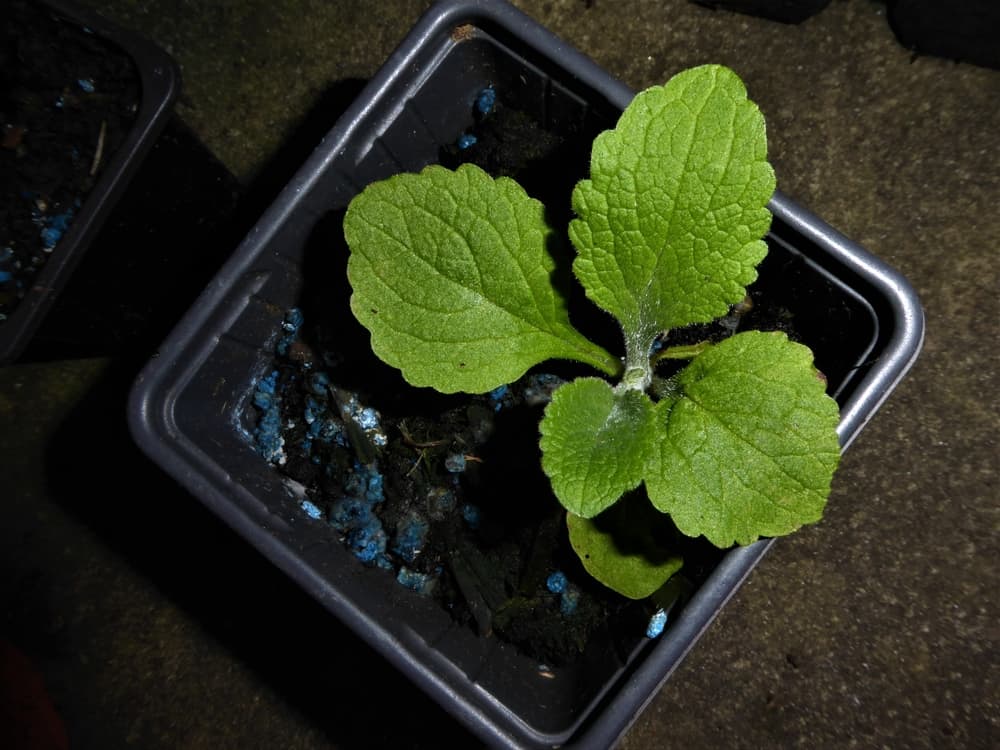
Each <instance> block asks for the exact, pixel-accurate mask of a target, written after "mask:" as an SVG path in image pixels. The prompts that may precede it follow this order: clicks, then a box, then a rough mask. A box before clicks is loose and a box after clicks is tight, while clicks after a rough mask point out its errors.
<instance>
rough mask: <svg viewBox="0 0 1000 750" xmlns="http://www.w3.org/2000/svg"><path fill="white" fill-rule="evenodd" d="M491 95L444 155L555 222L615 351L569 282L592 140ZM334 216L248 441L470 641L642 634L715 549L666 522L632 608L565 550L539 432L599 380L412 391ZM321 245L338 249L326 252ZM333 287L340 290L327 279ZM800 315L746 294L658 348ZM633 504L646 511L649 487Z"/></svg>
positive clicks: (578, 309) (578, 312)
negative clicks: (571, 391)
mask: <svg viewBox="0 0 1000 750" xmlns="http://www.w3.org/2000/svg"><path fill="white" fill-rule="evenodd" d="M489 92H490V90H487V92H484V95H481V96H480V99H479V100H477V105H476V106H477V116H476V123H475V126H474V127H473V128H470V130H469V131H467V132H466V133H464V134H463V135H462V137H461V138H460V139H459V140H458V141H457V142H456V143H455V144H453V145H450V146H448V147H447V148H444V149H442V151H441V154H440V161H441V162H442V163H443V164H445V165H446V166H450V167H454V166H456V165H457V164H458V163H460V162H463V161H472V162H475V163H477V164H478V165H479V166H481V167H483V168H484V169H485V170H487V171H488V172H490V173H492V174H494V175H509V176H513V177H515V178H516V179H517V180H518V181H519V182H520V183H521V184H522V185H523V186H524V187H525V189H526V190H527V191H528V193H529V194H530V195H532V196H533V197H536V198H539V199H540V200H542V202H543V203H544V204H545V205H546V207H547V219H548V221H549V223H550V225H551V226H552V227H553V229H554V230H555V231H554V232H553V235H554V237H553V245H552V247H550V251H551V252H552V255H553V257H554V258H555V259H556V262H557V272H556V274H555V279H556V283H557V285H560V286H562V288H563V289H564V291H565V293H566V294H567V298H568V299H569V300H570V303H569V304H570V314H571V317H572V319H573V320H574V323H575V324H576V325H577V327H579V328H580V330H582V331H583V332H585V333H587V334H588V335H589V336H590V337H591V338H593V339H594V340H597V341H599V342H600V343H602V344H603V345H605V346H606V347H607V348H608V349H609V350H610V351H612V352H615V351H619V350H620V349H621V334H620V330H619V329H618V326H617V324H616V323H615V322H614V321H613V320H612V319H611V318H610V316H608V315H606V314H604V313H603V312H601V311H599V310H597V309H596V308H595V307H594V306H593V305H592V304H591V303H590V302H589V301H587V300H586V298H585V296H584V295H583V293H582V290H580V289H579V285H576V284H575V283H573V282H572V276H571V272H570V269H569V264H570V263H571V261H572V257H573V250H572V248H571V247H570V246H569V242H568V240H566V239H565V237H566V234H565V228H566V225H567V223H568V221H569V219H570V207H569V204H570V201H569V196H570V192H571V190H572V186H573V185H574V184H575V182H576V181H577V180H579V179H580V178H582V177H584V176H585V175H586V170H587V165H588V156H589V153H590V144H591V143H592V141H593V137H594V135H595V133H592V132H590V133H588V132H581V133H580V134H579V135H578V136H576V137H570V138H564V137H559V136H556V135H554V134H553V133H552V132H550V131H548V130H546V129H545V128H543V127H541V126H540V125H539V123H538V122H537V121H536V120H535V119H533V118H532V117H530V116H528V115H526V114H525V113H523V112H521V111H518V110H517V109H514V108H512V107H506V106H504V104H503V103H502V102H496V103H494V102H489V106H488V107H483V106H481V105H482V99H483V97H484V96H485V95H487V94H488V97H489V98H492V96H493V94H492V93H489ZM525 144H528V147H527V148H526V147H525ZM342 216H343V215H342V212H341V213H338V214H335V215H332V216H331V217H329V221H327V222H326V224H325V226H321V227H319V228H318V229H317V231H316V232H314V235H315V236H314V238H313V242H314V243H315V244H316V247H315V248H314V249H315V251H316V256H315V257H322V258H323V260H322V261H320V262H319V266H320V267H318V268H317V267H313V268H311V269H309V273H308V274H307V276H308V277H309V278H322V279H324V282H323V283H322V284H317V285H313V286H310V285H308V284H307V286H306V291H305V292H304V294H303V298H302V305H301V308H297V309H295V310H292V311H290V312H289V313H288V315H287V317H286V319H285V323H284V329H285V333H284V335H283V336H282V337H281V339H280V340H279V341H278V342H277V344H276V347H275V352H276V356H275V360H274V365H273V367H271V368H269V370H268V371H267V373H266V375H265V377H263V378H262V379H261V380H260V382H259V383H258V384H257V387H256V390H255V392H254V395H253V403H254V415H253V416H252V417H251V419H250V420H249V422H250V423H252V424H254V425H255V427H254V428H253V440H254V443H255V445H256V447H257V450H258V451H259V452H260V453H261V454H262V455H264V456H265V457H266V458H267V459H268V460H269V461H270V462H271V463H272V464H274V465H275V466H276V467H277V469H278V470H279V471H280V472H281V473H282V474H283V475H284V476H285V477H286V479H287V481H286V485H287V486H288V487H289V488H290V489H291V490H292V491H293V492H294V493H296V494H297V497H298V500H299V502H300V505H301V508H302V512H303V513H305V514H308V515H310V516H312V517H313V518H314V519H315V520H316V522H318V523H326V524H330V525H332V526H333V527H334V528H335V529H336V530H337V532H338V534H339V536H340V537H341V538H342V540H343V542H344V544H346V545H347V546H348V547H349V548H350V549H351V551H352V552H353V553H354V554H355V556H357V557H358V558H359V560H360V561H361V563H359V564H366V565H370V566H376V567H380V568H384V569H385V570H386V571H387V575H394V576H395V577H396V578H397V580H398V581H399V582H400V584H401V585H404V586H407V587H409V588H411V589H413V590H415V591H417V592H419V593H421V594H423V595H427V596H433V597H435V598H436V600H437V601H439V602H440V603H441V605H442V606H443V607H444V608H445V609H446V610H447V611H448V612H449V613H450V614H451V615H452V617H453V618H454V619H455V620H457V621H458V622H460V623H465V624H467V625H468V627H470V628H473V629H475V630H476V631H477V632H478V633H479V634H480V635H482V636H484V637H497V638H501V639H504V640H506V641H508V642H510V643H513V644H515V645H516V646H518V647H519V648H520V649H521V650H523V651H524V652H525V653H527V654H528V655H530V656H531V657H533V658H535V659H538V660H539V661H541V662H543V663H547V664H552V665H560V664H566V663H570V662H572V661H574V660H575V659H577V658H578V657H579V656H580V655H581V654H582V653H583V652H584V650H585V648H586V646H587V644H588V643H589V642H591V641H592V640H593V639H594V638H595V637H597V636H599V635H600V636H602V637H606V636H608V635H609V630H610V628H611V627H614V628H616V631H617V634H618V635H620V629H621V623H629V624H628V626H627V629H628V632H630V633H631V634H632V635H631V640H632V643H633V644H634V643H637V642H638V641H639V640H640V639H642V638H643V637H645V632H646V625H647V623H648V622H649V620H650V617H651V616H652V615H653V614H654V613H655V612H656V611H657V609H658V608H661V607H666V608H667V609H668V610H669V609H670V607H671V606H672V605H673V604H675V603H676V602H677V601H679V599H680V598H682V597H683V592H685V591H688V590H690V589H691V588H692V587H693V586H697V585H698V584H700V583H701V582H702V581H704V580H705V578H706V577H707V576H708V575H709V573H711V571H712V570H713V569H714V568H715V566H716V565H717V564H718V562H719V560H720V559H721V557H722V556H723V554H724V551H722V550H718V549H716V548H715V547H713V546H712V545H710V544H708V543H707V542H705V541H704V540H703V539H689V538H686V537H683V536H682V535H680V534H679V533H677V532H676V530H675V529H673V526H672V524H670V522H669V519H667V518H666V517H662V519H663V520H662V523H663V524H664V526H665V530H664V535H665V536H666V537H667V538H671V539H673V540H674V543H675V544H676V546H677V549H678V551H679V552H680V554H682V555H683V557H684V560H685V567H684V569H683V570H682V572H681V574H679V575H678V576H675V579H677V581H676V585H675V586H673V587H672V594H671V598H669V599H666V600H663V599H660V598H657V597H653V598H652V599H650V600H645V601H641V602H634V601H631V600H628V599H625V598H624V597H621V596H619V595H617V594H615V593H614V592H612V591H610V590H609V589H607V588H605V587H603V586H602V585H600V584H598V583H596V582H595V581H594V580H593V579H591V578H590V576H589V575H588V574H587V573H586V572H585V571H584V570H583V568H582V565H581V564H580V562H579V560H578V559H577V558H576V555H575V553H574V552H573V551H572V549H571V548H570V546H569V542H568V538H567V533H566V527H565V513H564V511H563V510H562V508H561V507H560V506H559V504H558V502H557V501H556V500H555V498H554V496H553V495H552V492H551V487H550V485H549V482H548V479H547V477H546V476H545V475H544V473H543V472H542V469H541V457H540V451H539V447H538V424H539V421H540V420H541V417H542V411H543V409H544V405H545V404H546V403H547V401H548V398H549V396H550V394H551V392H552V390H554V388H555V387H557V386H558V385H559V384H560V383H562V382H564V380H566V379H570V378H573V377H576V376H577V375H581V374H593V373H592V372H591V371H589V370H588V369H587V368H585V367H583V366H578V365H575V364H572V363H564V362H557V363H551V362H550V363H545V364H544V365H542V366H540V367H539V368H536V369H535V370H532V371H530V372H529V373H528V374H527V375H526V376H524V377H523V378H522V379H520V380H519V381H518V382H516V383H513V384H510V385H509V386H504V387H502V388H499V389H497V390H496V391H494V392H492V393H490V394H484V395H472V396H469V395H452V396H446V395H443V394H438V393H435V392H433V391H430V390H427V389H414V388H412V387H410V386H408V385H407V384H406V383H405V382H404V381H403V380H402V378H401V376H400V374H399V373H398V371H396V370H394V369H393V368H390V367H388V366H386V365H384V364H382V363H381V362H379V361H378V360H377V359H375V357H374V355H373V354H372V353H371V350H370V347H369V345H368V334H367V331H365V330H364V329H363V328H361V326H360V325H359V324H357V322H356V321H355V320H354V318H353V316H352V315H351V314H350V312H349V308H348V306H347V301H348V299H349V295H350V290H349V288H348V286H347V282H346V274H345V265H344V264H345V263H346V255H347V251H346V248H345V247H344V246H343V240H342V229H341V223H342ZM331 245H332V246H334V250H337V249H339V250H342V251H343V252H341V253H336V252H334V253H331ZM767 262H771V263H772V266H773V267H772V269H771V272H772V278H773V280H772V282H771V284H770V287H771V288H775V287H781V286H782V277H783V274H784V273H786V272H787V271H788V270H789V268H790V269H792V271H794V267H795V264H794V263H792V264H791V265H789V263H788V262H787V261H780V260H779V261H777V262H776V261H774V260H771V259H769V261H765V263H767ZM775 264H777V265H775ZM330 279H334V280H336V279H339V282H334V286H331V284H330V282H329V280H330ZM338 284H339V286H338ZM768 288H769V285H768V284H766V283H765V284H764V285H763V289H764V290H765V291H766V290H767V289H768ZM772 296H773V297H776V298H777V300H776V301H775V300H774V299H772ZM795 323H796V320H795V317H794V316H793V315H792V314H791V313H790V312H789V311H788V310H787V308H786V307H784V305H783V303H782V300H781V299H780V295H768V294H764V293H761V292H758V291H751V294H750V296H749V297H748V299H747V300H746V301H745V303H744V304H742V305H738V306H736V307H735V308H734V310H733V312H732V314H731V315H730V316H728V317H727V318H724V319H723V320H721V321H718V322H716V323H713V324H711V325H705V326H693V327H690V328H687V329H684V330H683V331H679V332H674V333H672V334H671V336H670V338H669V339H668V340H666V341H665V342H663V343H664V344H665V345H674V344H684V343H695V342H698V341H702V340H706V339H708V340H720V339H722V338H724V337H726V336H729V335H732V334H733V333H734V332H736V331H737V330H743V329H747V328H759V329H764V330H784V331H786V332H788V333H789V335H790V336H791V337H792V338H799V336H798V332H797V330H796V326H795ZM665 366H670V365H669V363H668V364H667V365H665ZM359 373H363V374H362V375H359ZM662 374H665V375H666V374H669V373H667V372H664V373H662ZM626 502H637V503H645V504H646V505H648V501H646V500H645V498H644V496H643V495H642V494H641V493H637V494H636V495H635V496H634V497H629V498H627V499H626ZM643 507H645V506H643ZM657 515H659V514H657ZM611 623H616V624H615V625H609V624H611ZM618 635H615V636H613V637H618Z"/></svg>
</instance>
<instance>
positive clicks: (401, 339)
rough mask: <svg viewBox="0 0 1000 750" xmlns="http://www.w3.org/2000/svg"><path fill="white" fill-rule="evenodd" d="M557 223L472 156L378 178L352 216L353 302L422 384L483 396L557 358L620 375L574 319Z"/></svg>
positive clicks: (385, 350)
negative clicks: (557, 271) (556, 251)
mask: <svg viewBox="0 0 1000 750" xmlns="http://www.w3.org/2000/svg"><path fill="white" fill-rule="evenodd" d="M549 232H550V230H549V228H548V226H547V225H546V224H545V220H544V216H543V207H542V204H541V203H539V202H538V201H536V200H533V199H532V198H529V197H528V195H527V194H526V193H525V192H524V190H523V189H522V188H521V187H520V186H519V185H518V184H517V183H516V182H514V181H513V180H510V179H507V178H500V179H496V180H494V179H493V178H492V177H490V176H489V175H487V174H486V173H485V172H483V171H482V170H481V169H479V168H478V167H475V166H473V165H470V164H464V165H462V166H460V167H459V168H458V170H457V171H454V172H453V171H451V170H448V169H445V168H443V167H438V166H431V167H428V168H426V169H425V170H424V171H423V172H421V173H420V174H400V175H396V176H395V177H392V178H390V179H388V180H384V181H381V182H377V183H373V184H372V185H369V186H368V187H367V188H365V190H364V191H363V192H362V193H361V194H360V195H358V196H357V197H356V198H355V199H354V200H353V201H351V204H350V206H349V207H348V210H347V214H346V216H345V217H344V235H345V237H346V239H347V243H348V245H349V246H350V248H351V257H350V259H349V261H348V266H347V274H348V278H349V279H350V282H351V285H352V287H353V290H354V293H353V295H352V296H351V310H352V311H353V312H354V315H355V316H356V317H357V318H358V320H359V321H360V322H361V323H362V324H363V325H364V326H365V327H366V328H367V329H368V330H369V331H370V332H371V334H372V349H373V350H374V351H375V353H376V354H377V355H378V356H379V357H380V358H381V359H382V360H384V361H385V362H387V363H388V364H390V365H392V366H394V367H396V368H398V369H400V370H402V372H403V376H404V377H405V378H406V380H407V381H408V382H410V383H411V384H413V385H417V386H431V387H433V388H436V389H437V390H439V391H443V392H446V393H453V392H455V391H467V392H472V393H482V392H486V391H489V390H492V389H493V388H496V387H497V386H500V385H503V384H504V383H509V382H512V381H513V380H516V379H517V378H518V377H520V376H521V375H523V374H524V372H525V371H526V370H527V369H528V368H529V367H531V366H533V365H535V364H537V363H539V362H542V361H544V360H546V359H551V358H562V359H576V360H580V361H582V362H586V363H588V364H591V365H593V366H595V367H597V368H598V369H600V370H602V371H604V372H606V373H608V374H614V373H615V372H616V371H617V370H618V369H619V367H620V365H619V363H618V360H616V359H615V358H614V357H612V356H611V355H610V354H608V353H607V352H606V351H604V349H602V348H601V347H599V346H598V345H596V344H593V343H591V342H590V341H588V340H587V339H586V338H585V337H584V336H582V335H581V334H580V333H578V332H577V331H576V330H575V329H574V328H573V327H572V325H570V322H569V316H568V313H567V311H566V305H565V301H564V300H563V299H562V298H561V297H560V295H559V293H558V292H557V291H556V289H555V288H554V287H553V285H552V282H551V279H550V276H551V274H552V270H553V268H554V262H553V260H552V258H551V257H550V256H549V254H548V251H547V249H546V238H547V237H548V234H549Z"/></svg>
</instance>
